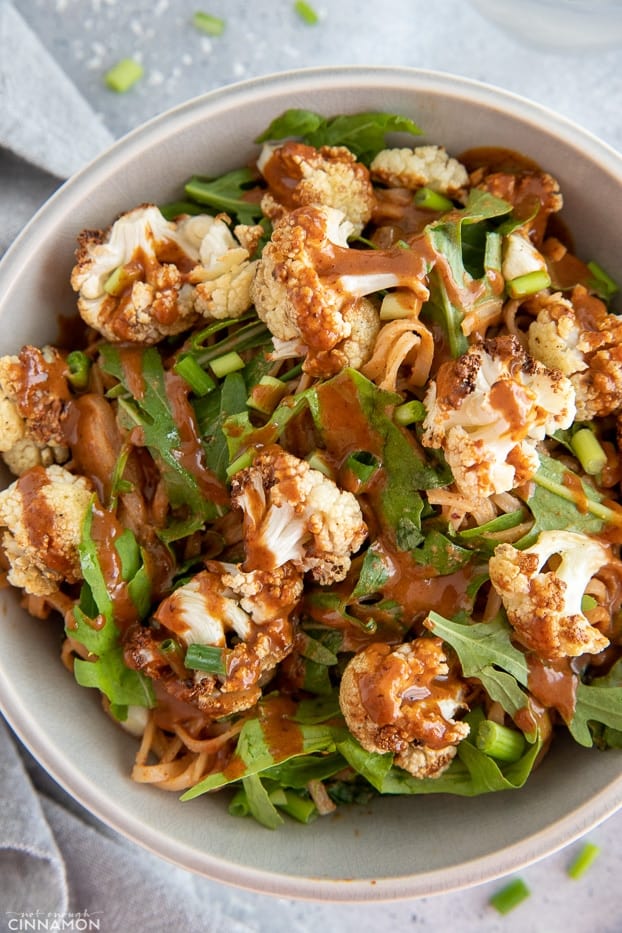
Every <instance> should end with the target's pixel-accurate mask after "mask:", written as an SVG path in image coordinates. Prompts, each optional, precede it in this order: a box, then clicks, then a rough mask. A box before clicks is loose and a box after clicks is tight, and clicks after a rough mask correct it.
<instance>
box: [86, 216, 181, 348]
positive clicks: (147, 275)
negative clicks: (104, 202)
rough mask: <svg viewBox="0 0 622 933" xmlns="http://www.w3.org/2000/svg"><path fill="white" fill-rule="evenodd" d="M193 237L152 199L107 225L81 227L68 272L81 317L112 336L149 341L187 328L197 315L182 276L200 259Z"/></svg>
mask: <svg viewBox="0 0 622 933" xmlns="http://www.w3.org/2000/svg"><path fill="white" fill-rule="evenodd" d="M192 240H193V238H192V237H191V236H190V237H183V236H180V235H179V233H178V229H177V224H175V223H173V222H172V221H167V220H165V219H164V217H163V216H162V214H161V212H160V210H159V209H158V208H157V207H156V206H155V205H153V204H143V205H141V206H140V207H136V208H134V209H133V210H131V211H127V212H126V213H124V214H121V216H120V217H118V219H117V220H116V221H115V222H114V223H113V224H112V226H111V227H110V228H109V229H108V230H105V231H104V230H85V231H83V232H82V233H81V234H80V236H79V238H78V250H77V253H76V259H77V262H76V265H75V266H74V268H73V271H72V273H71V286H72V288H73V289H74V291H76V292H78V311H79V312H80V315H81V317H82V318H83V319H84V320H85V321H86V323H87V324H88V325H89V326H90V327H93V328H94V329H95V330H96V331H99V333H101V334H102V335H103V336H104V337H105V338H106V339H107V340H112V341H123V340H126V341H133V342H136V343H146V344H154V343H157V342H158V341H159V340H162V339H163V338H164V337H167V336H171V335H173V334H178V333H180V332H181V331H183V330H185V329H186V328H188V327H190V326H191V325H192V324H193V323H194V322H195V321H196V319H197V317H198V314H197V312H196V310H195V308H194V300H193V299H194V289H193V288H192V286H191V285H190V284H189V283H188V281H187V278H188V273H189V272H190V270H191V269H193V268H194V266H195V265H196V264H197V261H198V258H199V254H198V248H197V246H196V244H195V243H193V242H192Z"/></svg>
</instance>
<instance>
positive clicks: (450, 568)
mask: <svg viewBox="0 0 622 933" xmlns="http://www.w3.org/2000/svg"><path fill="white" fill-rule="evenodd" d="M412 556H413V557H414V559H415V560H416V562H417V563H418V564H423V565H424V566H426V567H434V569H435V570H436V572H437V573H438V574H440V575H441V576H442V575H444V574H449V573H453V572H454V571H455V570H459V569H460V567H464V565H465V564H468V563H469V562H470V561H471V560H473V558H474V556H475V554H474V552H473V551H470V550H468V548H464V547H460V545H459V544H456V543H455V541H452V540H451V539H450V538H448V537H447V536H446V535H444V534H442V532H440V531H438V529H436V528H434V529H432V531H429V532H428V534H427V535H426V536H425V539H424V542H423V544H422V545H421V546H420V547H416V548H414V550H413V551H412Z"/></svg>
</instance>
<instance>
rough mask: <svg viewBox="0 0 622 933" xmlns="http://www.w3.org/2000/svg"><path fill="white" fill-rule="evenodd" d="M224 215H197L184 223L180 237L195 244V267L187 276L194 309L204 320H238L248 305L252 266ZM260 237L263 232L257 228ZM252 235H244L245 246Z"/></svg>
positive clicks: (253, 264) (244, 248) (245, 250)
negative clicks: (192, 290)
mask: <svg viewBox="0 0 622 933" xmlns="http://www.w3.org/2000/svg"><path fill="white" fill-rule="evenodd" d="M227 219H228V218H226V219H225V215H221V216H218V217H210V216H209V215H207V214H205V215H200V216H199V217H192V218H189V219H188V220H187V221H185V222H184V225H183V230H182V233H183V235H184V237H187V236H188V235H189V234H190V235H193V236H194V237H197V238H198V240H199V244H198V250H199V264H198V265H197V266H195V268H194V269H193V271H192V272H191V274H190V276H189V281H190V282H192V283H194V284H196V291H195V296H194V303H195V308H196V310H197V311H198V312H199V314H201V315H202V317H207V318H217V319H221V318H227V317H240V315H242V314H244V312H245V311H248V309H249V308H250V306H251V304H252V301H251V297H250V287H251V282H252V280H253V276H254V273H255V262H251V261H250V253H249V250H248V249H247V248H246V246H243V245H242V244H241V243H240V242H239V241H238V240H237V239H236V237H234V235H233V234H232V233H231V230H230V229H229V225H228V224H227V222H226V221H227ZM249 229H250V228H246V230H249ZM259 229H260V230H261V231H262V233H263V228H261V227H260V228H259ZM252 236H253V234H251V233H248V237H249V242H250V238H251V237H252Z"/></svg>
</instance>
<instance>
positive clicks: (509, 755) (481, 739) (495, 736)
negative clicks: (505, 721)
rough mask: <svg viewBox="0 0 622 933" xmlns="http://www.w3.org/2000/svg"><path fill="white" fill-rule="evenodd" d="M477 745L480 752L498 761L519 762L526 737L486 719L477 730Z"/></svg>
mask: <svg viewBox="0 0 622 933" xmlns="http://www.w3.org/2000/svg"><path fill="white" fill-rule="evenodd" d="M475 744H476V745H477V748H478V749H479V750H480V752H484V754H485V755H490V757H491V758H496V759H497V760H498V761H518V760H519V758H520V757H521V756H522V754H523V752H524V750H525V737H524V735H523V733H522V732H518V731H517V730H516V729H508V727H507V726H502V725H500V724H499V723H498V722H493V721H492V720H491V719H484V721H483V722H481V723H480V724H479V726H478V729H477V734H476V737H475Z"/></svg>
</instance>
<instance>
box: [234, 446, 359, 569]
mask: <svg viewBox="0 0 622 933" xmlns="http://www.w3.org/2000/svg"><path fill="white" fill-rule="evenodd" d="M231 498H232V503H233V505H234V506H236V507H237V508H239V509H241V510H242V513H243V521H244V542H245V546H246V560H245V563H244V569H245V570H255V569H260V570H265V571H273V570H274V569H276V568H277V567H284V566H286V565H288V564H290V565H291V566H292V567H294V568H296V570H298V571H299V572H301V573H304V572H307V571H308V572H310V573H311V575H312V576H313V578H314V579H315V580H317V581H318V582H319V583H321V584H323V585H328V584H329V583H334V582H335V581H337V580H343V578H344V577H345V575H346V573H347V572H348V570H349V568H350V556H351V554H352V553H354V552H355V551H357V550H358V549H359V548H360V546H361V545H362V543H363V541H364V540H365V538H366V537H367V526H366V525H365V522H364V521H363V516H362V513H361V508H360V506H359V504H358V501H357V499H356V497H355V496H354V495H353V494H352V493H351V492H347V491H344V490H341V489H339V487H338V486H337V485H336V483H334V482H333V481H332V480H331V479H329V478H328V477H327V476H324V474H323V473H320V471H319V470H313V469H312V468H311V467H310V466H309V464H308V463H307V462H306V461H305V460H299V459H298V457H294V456H293V455H292V454H289V453H287V452H286V451H284V450H283V449H282V448H281V447H278V446H277V445H272V446H269V447H265V448H264V449H263V450H261V451H260V452H259V454H258V455H257V456H256V457H255V459H254V461H253V464H252V466H250V467H247V468H246V469H245V470H241V471H240V472H239V473H236V474H235V475H234V477H233V480H232V483H231Z"/></svg>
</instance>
